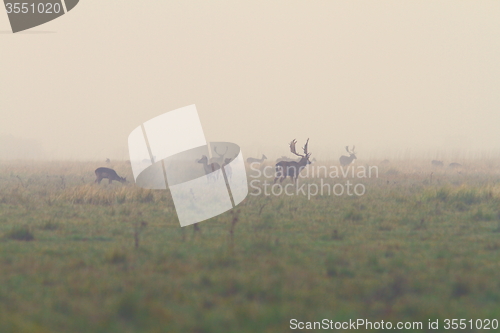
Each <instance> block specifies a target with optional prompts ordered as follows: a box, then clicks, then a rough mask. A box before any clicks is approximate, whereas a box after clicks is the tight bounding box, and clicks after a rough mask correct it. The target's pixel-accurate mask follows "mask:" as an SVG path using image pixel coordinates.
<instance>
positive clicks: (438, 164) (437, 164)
mask: <svg viewBox="0 0 500 333" xmlns="http://www.w3.org/2000/svg"><path fill="white" fill-rule="evenodd" d="M431 164H432V166H435V167H442V166H443V161H437V160H432V161H431Z"/></svg>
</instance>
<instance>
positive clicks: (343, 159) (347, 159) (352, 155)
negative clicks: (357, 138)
mask: <svg viewBox="0 0 500 333" xmlns="http://www.w3.org/2000/svg"><path fill="white" fill-rule="evenodd" d="M354 148H355V146H352V150H351V151H349V146H345V150H347V152H348V153H349V156H345V155H342V156H340V158H339V161H340V165H342V166H347V165H349V164H351V163H352V161H354V160H355V159H357V157H356V153H355V152H354Z"/></svg>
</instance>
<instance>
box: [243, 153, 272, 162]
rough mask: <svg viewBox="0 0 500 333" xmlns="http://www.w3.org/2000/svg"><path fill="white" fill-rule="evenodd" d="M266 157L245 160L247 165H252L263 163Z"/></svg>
mask: <svg viewBox="0 0 500 333" xmlns="http://www.w3.org/2000/svg"><path fill="white" fill-rule="evenodd" d="M266 159H267V157H266V155H264V154H262V157H261V158H254V157H249V158H247V163H248V164H252V163H262V162H264V160H266Z"/></svg>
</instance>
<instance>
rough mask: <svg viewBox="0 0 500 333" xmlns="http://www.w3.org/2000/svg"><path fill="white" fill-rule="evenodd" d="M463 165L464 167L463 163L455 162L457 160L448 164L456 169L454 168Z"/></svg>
mask: <svg viewBox="0 0 500 333" xmlns="http://www.w3.org/2000/svg"><path fill="white" fill-rule="evenodd" d="M461 167H462V164H460V163H455V162H453V163H450V165H448V168H452V169H454V168H461Z"/></svg>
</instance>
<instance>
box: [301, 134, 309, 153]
mask: <svg viewBox="0 0 500 333" xmlns="http://www.w3.org/2000/svg"><path fill="white" fill-rule="evenodd" d="M308 144H309V138H307V141H306V144H305V145H304V147H302V150H304V154H305V155H307V154H308V153H307V145H308Z"/></svg>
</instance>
